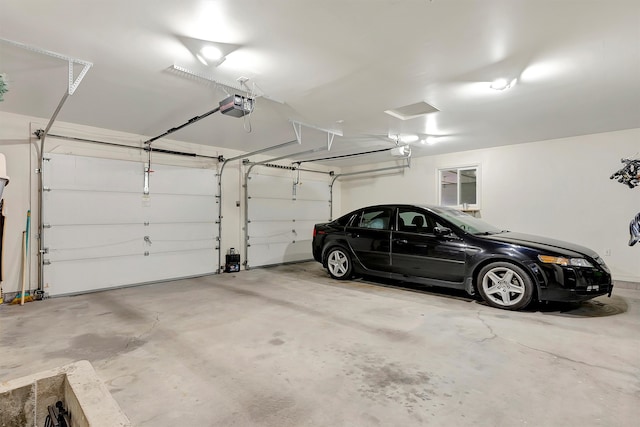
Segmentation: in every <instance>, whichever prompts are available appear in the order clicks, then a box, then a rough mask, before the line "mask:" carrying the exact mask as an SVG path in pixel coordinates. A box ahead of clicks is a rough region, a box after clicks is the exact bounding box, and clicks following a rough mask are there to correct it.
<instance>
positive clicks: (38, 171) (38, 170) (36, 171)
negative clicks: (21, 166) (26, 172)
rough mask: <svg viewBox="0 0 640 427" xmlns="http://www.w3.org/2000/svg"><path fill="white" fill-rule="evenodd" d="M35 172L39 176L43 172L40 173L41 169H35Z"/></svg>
mask: <svg viewBox="0 0 640 427" xmlns="http://www.w3.org/2000/svg"><path fill="white" fill-rule="evenodd" d="M33 172H34V173H36V174H39V173H40V172H41V171H40V168H35V169H34V171H33Z"/></svg>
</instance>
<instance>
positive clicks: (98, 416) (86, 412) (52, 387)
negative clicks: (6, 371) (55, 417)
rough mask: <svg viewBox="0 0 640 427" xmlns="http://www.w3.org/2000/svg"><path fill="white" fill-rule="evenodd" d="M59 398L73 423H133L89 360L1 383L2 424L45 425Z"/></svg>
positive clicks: (112, 426)
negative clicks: (49, 412)
mask: <svg viewBox="0 0 640 427" xmlns="http://www.w3.org/2000/svg"><path fill="white" fill-rule="evenodd" d="M58 400H61V401H62V402H63V403H64V406H65V407H66V409H67V410H68V411H69V413H70V414H71V427H130V426H131V422H130V421H129V419H128V418H127V416H126V415H125V414H124V413H123V412H122V410H121V409H120V407H119V406H118V404H117V402H116V401H115V400H114V399H113V397H112V396H111V394H110V393H109V390H107V388H106V386H105V385H104V384H103V383H102V381H100V379H98V376H97V375H96V372H95V370H94V369H93V366H91V364H90V363H89V362H88V361H86V360H82V361H79V362H75V363H71V364H69V365H65V366H62V367H59V368H55V369H51V370H48V371H43V372H38V373H36V374H33V375H27V376H25V377H22V378H17V379H14V380H9V381H3V382H1V383H0V426H6V427H22V426H26V425H36V426H40V425H44V422H45V419H46V416H47V406H49V405H54V404H55V403H56V402H57V401H58Z"/></svg>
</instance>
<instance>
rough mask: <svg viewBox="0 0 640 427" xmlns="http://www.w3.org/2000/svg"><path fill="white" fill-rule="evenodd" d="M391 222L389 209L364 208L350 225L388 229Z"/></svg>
mask: <svg viewBox="0 0 640 427" xmlns="http://www.w3.org/2000/svg"><path fill="white" fill-rule="evenodd" d="M390 222H391V210H390V209H386V208H374V209H366V210H364V211H362V212H361V213H360V214H359V215H357V216H356V218H355V220H354V221H353V222H352V226H354V227H359V228H371V229H375V230H388V229H389V224H390Z"/></svg>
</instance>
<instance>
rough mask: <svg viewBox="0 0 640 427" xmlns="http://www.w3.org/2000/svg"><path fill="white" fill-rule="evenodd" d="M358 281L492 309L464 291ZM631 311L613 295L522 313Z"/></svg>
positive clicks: (532, 306)
mask: <svg viewBox="0 0 640 427" xmlns="http://www.w3.org/2000/svg"><path fill="white" fill-rule="evenodd" d="M355 281H358V282H364V283H367V284H370V285H376V286H384V287H389V288H395V289H403V290H406V291H411V292H418V293H422V294H431V295H437V296H439V297H444V298H451V299H456V300H459V301H467V302H475V303H477V304H480V305H484V306H487V307H488V304H487V303H485V302H484V301H483V300H482V298H480V296H479V295H475V296H471V295H469V294H468V293H467V292H466V291H464V290H461V289H450V288H440V287H436V286H426V285H418V284H415V283H408V282H403V281H397V280H391V279H381V278H377V277H363V278H359V279H356V280H355ZM627 310H628V305H627V302H626V301H625V300H624V298H622V297H620V296H617V295H613V296H612V297H611V298H608V297H607V296H606V295H605V296H601V297H598V298H594V299H592V300H588V301H582V302H555V301H543V302H540V301H533V302H532V303H531V304H529V306H528V307H526V308H525V309H523V310H521V311H522V312H525V313H541V314H543V315H551V316H562V317H606V316H615V315H618V314H622V313H625V312H626V311H627Z"/></svg>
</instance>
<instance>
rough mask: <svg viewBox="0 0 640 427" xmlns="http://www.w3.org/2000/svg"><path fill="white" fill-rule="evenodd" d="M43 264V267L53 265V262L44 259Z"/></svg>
mask: <svg viewBox="0 0 640 427" xmlns="http://www.w3.org/2000/svg"><path fill="white" fill-rule="evenodd" d="M42 264H43V265H51V260H49V259H43V260H42Z"/></svg>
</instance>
